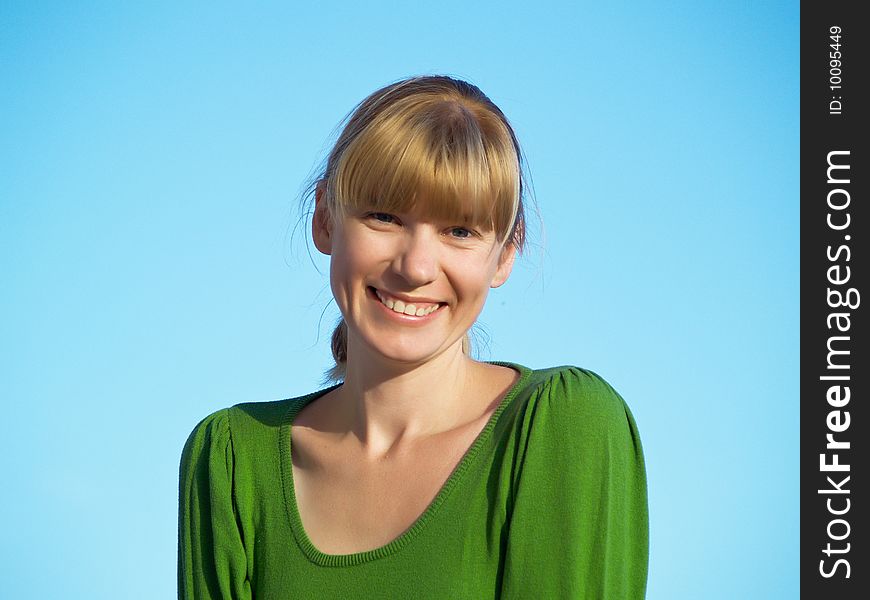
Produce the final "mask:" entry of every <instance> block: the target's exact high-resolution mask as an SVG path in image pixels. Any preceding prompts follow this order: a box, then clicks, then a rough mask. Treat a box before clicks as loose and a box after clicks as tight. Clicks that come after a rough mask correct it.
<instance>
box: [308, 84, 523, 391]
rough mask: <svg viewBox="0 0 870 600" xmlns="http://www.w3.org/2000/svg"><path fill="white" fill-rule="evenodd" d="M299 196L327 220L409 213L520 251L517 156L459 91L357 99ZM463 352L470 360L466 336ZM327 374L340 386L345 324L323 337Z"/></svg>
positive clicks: (511, 138)
mask: <svg viewBox="0 0 870 600" xmlns="http://www.w3.org/2000/svg"><path fill="white" fill-rule="evenodd" d="M345 119H346V125H345V126H344V128H343V129H342V131H341V134H340V135H339V137H338V139H337V141H336V142H335V146H334V147H333V148H332V151H331V152H330V153H329V156H328V158H327V160H326V164H325V165H324V167H323V169H322V170H321V172H320V173H319V175H318V176H317V177H316V178H315V179H314V181H313V182H312V184H311V185H310V186H309V189H308V191H307V193H306V194H305V197H306V198H308V199H309V201H310V199H311V197H312V196H316V195H318V194H321V195H322V199H321V201H322V202H326V206H327V208H328V212H329V216H330V218H339V219H340V218H343V217H344V216H345V215H346V214H347V213H348V212H349V211H352V210H353V211H356V210H366V211H374V212H385V213H402V212H409V211H410V210H411V209H413V210H415V211H418V212H419V213H420V214H422V215H423V216H425V217H430V218H433V219H437V220H446V221H456V222H463V223H464V222H468V223H470V225H471V226H474V227H481V228H484V229H490V230H492V231H493V232H494V233H495V234H496V238H497V239H498V241H499V243H510V244H512V245H513V246H514V247H515V248H516V250H517V252H521V251H522V250H523V247H524V245H525V237H526V228H525V215H524V211H523V198H524V188H525V187H526V186H525V185H524V179H525V178H524V175H523V172H524V169H523V155H522V151H521V149H520V145H519V143H518V141H517V138H516V135H515V134H514V131H513V129H512V128H511V126H510V123H509V122H508V120H507V118H506V117H505V116H504V113H502V111H501V110H500V109H499V108H498V107H497V106H496V105H495V104H494V103H493V102H492V101H491V100H490V99H489V98H488V97H487V96H486V95H485V94H484V93H483V92H482V91H480V89H479V88H478V87H477V86H475V85H472V84H470V83H468V82H465V81H462V80H460V79H455V78H452V77H446V76H423V77H411V78H408V79H403V80H401V81H398V82H396V83H392V84H390V85H388V86H386V87H384V88H381V89H379V90H377V91H376V92H374V93H373V94H371V95H370V96H368V97H367V98H366V99H364V100H363V101H362V102H361V103H360V104H358V105H357V106H356V108H354V109H353V111H351V113H350V114H349V115H348V116H347V117H346V118H345ZM462 349H463V352H465V353H466V354H467V353H469V352H470V341H469V338H468V334H466V335H465V337H464V338H463V341H462ZM332 355H333V358H334V359H335V367H333V368H332V369H331V370H330V371H329V372H328V373H327V375H326V378H327V380H331V381H340V380H342V379H343V378H344V374H345V366H346V362H347V325H346V324H345V322H344V319H342V320H341V321H340V322H339V323H338V325H337V327H336V328H335V331H334V332H333V334H332Z"/></svg>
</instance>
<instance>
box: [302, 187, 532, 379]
mask: <svg viewBox="0 0 870 600" xmlns="http://www.w3.org/2000/svg"><path fill="white" fill-rule="evenodd" d="M313 231H314V241H315V245H316V246H317V248H318V250H320V251H321V252H323V253H325V254H330V255H331V257H332V259H331V262H330V283H331V286H332V293H333V295H334V296H335V300H336V303H337V304H338V307H339V309H340V310H341V313H342V315H343V316H344V319H345V322H346V323H347V326H348V335H349V336H350V339H351V341H352V342H361V344H362V346H363V347H364V348H365V354H366V355H368V356H380V357H382V358H386V359H388V360H391V361H396V362H400V363H408V364H419V363H423V362H426V361H427V360H428V359H430V358H433V357H435V356H438V355H439V354H441V353H442V352H444V351H445V350H447V349H448V348H451V347H453V346H454V345H456V344H461V340H462V337H463V335H464V334H465V333H466V332H467V331H468V329H469V328H470V327H471V326H472V324H473V323H474V321H475V320H476V319H477V316H478V315H479V314H480V311H481V310H482V309H483V305H484V302H485V301H486V296H487V293H488V292H489V289H490V288H491V287H498V286H500V285H501V284H502V283H504V282H505V281H506V280H507V278H508V275H509V274H510V271H511V268H512V266H513V259H514V255H515V252H514V248H513V246H511V245H507V246H502V245H501V244H499V243H498V242H497V240H496V236H495V233H494V232H492V231H480V230H478V229H475V228H473V227H471V226H465V225H463V224H462V223H447V222H435V221H431V220H428V219H423V218H421V217H420V216H419V215H417V214H413V213H409V214H386V213H377V212H358V213H351V214H349V215H347V216H345V217H343V218H341V219H329V218H328V211H327V209H326V206H325V202H321V201H320V198H318V201H317V206H316V209H315V217H314V222H313ZM412 313H413V314H412ZM372 353H374V354H372ZM351 358H352V359H353V358H355V357H351Z"/></svg>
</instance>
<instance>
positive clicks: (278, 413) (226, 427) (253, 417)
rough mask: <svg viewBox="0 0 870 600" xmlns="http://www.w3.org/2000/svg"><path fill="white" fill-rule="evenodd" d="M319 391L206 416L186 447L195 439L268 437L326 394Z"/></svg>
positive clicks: (221, 410)
mask: <svg viewBox="0 0 870 600" xmlns="http://www.w3.org/2000/svg"><path fill="white" fill-rule="evenodd" d="M325 391H326V390H319V391H316V392H312V393H310V394H305V395H303V396H297V397H293V398H284V399H281V400H265V401H259V402H242V403H239V404H235V405H233V406H229V407H226V408H221V409H219V410H216V411H214V412H212V413H211V414H209V415H207V416H206V417H205V418H203V419H202V420H200V421H199V423H197V425H196V426H195V427H194V429H193V431H192V432H191V434H190V437H189V439H188V444H190V443H191V442H192V441H193V440H195V439H197V438H204V437H207V438H227V442H228V443H232V441H233V440H234V439H236V438H238V439H247V440H252V439H255V438H256V436H257V434H270V433H273V432H275V431H277V430H279V429H280V428H281V427H282V426H284V425H285V424H286V423H288V422H289V420H290V419H292V415H293V414H295V413H296V412H298V411H299V410H300V409H301V408H302V407H303V406H304V405H306V404H308V402H310V401H311V400H312V399H313V398H314V397H316V396H318V395H321V394H323V393H325Z"/></svg>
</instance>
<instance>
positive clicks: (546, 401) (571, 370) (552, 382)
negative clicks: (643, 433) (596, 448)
mask: <svg viewBox="0 0 870 600" xmlns="http://www.w3.org/2000/svg"><path fill="white" fill-rule="evenodd" d="M523 388H524V392H525V393H524V394H522V395H524V396H526V397H527V412H531V413H532V414H533V416H534V418H532V419H531V420H530V423H529V424H530V425H531V424H533V422H538V423H539V424H540V423H541V422H546V423H547V426H548V428H556V429H559V430H563V431H565V432H566V434H567V435H577V434H581V433H582V434H584V435H587V436H588V435H595V436H596V437H598V436H601V435H607V434H608V432H612V431H625V430H626V428H628V429H631V430H634V429H635V423H634V417H633V415H632V414H631V411H630V409H629V407H628V404H627V403H626V401H625V400H624V399H623V397H622V396H621V395H620V394H619V393H618V392H617V391H616V390H615V389H614V388H613V386H612V385H611V384H610V383H609V382H608V381H607V380H606V379H604V378H603V377H602V376H601V375H599V374H598V373H596V372H595V371H592V370H590V369H585V368H582V367H577V366H573V365H563V366H558V367H550V368H545V369H534V370H532V369H528V370H527V378H526V381H525V383H524V384H523ZM518 395H520V394H518Z"/></svg>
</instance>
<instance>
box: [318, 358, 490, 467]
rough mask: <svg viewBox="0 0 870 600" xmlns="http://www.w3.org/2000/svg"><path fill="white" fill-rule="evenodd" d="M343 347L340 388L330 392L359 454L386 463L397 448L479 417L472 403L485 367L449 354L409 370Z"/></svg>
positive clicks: (477, 395) (486, 366) (475, 404)
mask: <svg viewBox="0 0 870 600" xmlns="http://www.w3.org/2000/svg"><path fill="white" fill-rule="evenodd" d="M354 350H357V351H358V352H359V350H361V349H356V348H353V347H352V346H349V347H348V365H347V374H346V377H345V382H344V385H342V386H341V387H340V388H338V389H337V390H336V392H337V398H336V400H337V401H336V403H335V404H334V405H333V406H335V409H336V411H337V413H338V414H334V417H336V418H337V419H339V420H340V421H341V425H340V426H341V427H342V429H344V430H345V431H348V432H352V433H353V434H354V435H355V437H356V438H357V439H358V440H359V443H360V444H361V446H362V448H363V451H364V452H365V453H366V454H368V455H370V456H371V457H372V458H375V457H386V456H388V455H389V454H391V453H392V452H393V451H395V450H396V449H398V448H402V447H404V446H406V445H409V444H411V445H412V444H413V443H414V442H415V441H419V440H421V439H423V438H426V437H429V436H433V435H437V434H439V433H443V432H445V431H449V430H451V429H454V428H456V427H458V426H461V425H463V424H466V423H467V422H468V421H470V420H473V419H474V418H476V417H478V416H479V413H480V410H479V409H480V407H479V406H477V404H478V403H477V402H475V401H474V399H475V398H476V397H479V396H480V394H479V393H477V392H479V390H480V379H481V377H482V375H483V371H484V370H486V369H487V368H488V365H483V364H481V363H478V362H477V361H475V360H473V359H471V358H469V357H468V356H466V355H465V354H463V353H462V351H461V348H460V346H459V345H458V344H457V345H456V347H455V348H450V349H448V350H447V351H445V352H443V353H441V354H440V355H438V356H437V357H434V358H433V359H431V360H429V361H427V362H426V363H423V364H420V365H415V366H413V367H409V366H403V365H397V364H395V363H389V362H387V361H383V362H381V361H376V360H371V358H370V357H367V356H365V355H364V354H361V355H360V356H361V357H362V359H361V360H359V359H357V356H355V354H356V353H355V352H354Z"/></svg>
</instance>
